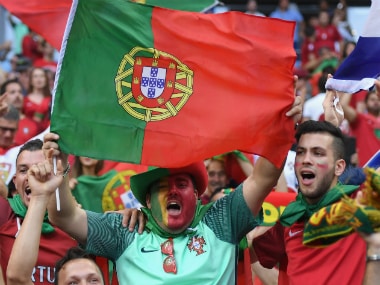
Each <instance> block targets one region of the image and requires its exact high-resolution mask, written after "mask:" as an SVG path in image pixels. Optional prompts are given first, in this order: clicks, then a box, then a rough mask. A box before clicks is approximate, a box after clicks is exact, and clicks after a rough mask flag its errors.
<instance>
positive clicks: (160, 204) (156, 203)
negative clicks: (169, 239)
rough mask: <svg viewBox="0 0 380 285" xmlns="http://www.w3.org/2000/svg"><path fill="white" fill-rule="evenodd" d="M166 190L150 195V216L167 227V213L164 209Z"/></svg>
mask: <svg viewBox="0 0 380 285" xmlns="http://www.w3.org/2000/svg"><path fill="white" fill-rule="evenodd" d="M167 191H168V190H167V189H160V190H159V191H157V192H155V193H153V194H152V199H151V203H152V214H153V215H154V217H155V219H157V221H158V222H161V223H163V224H164V225H165V226H167V225H168V212H167V209H166V197H167V195H166V193H167Z"/></svg>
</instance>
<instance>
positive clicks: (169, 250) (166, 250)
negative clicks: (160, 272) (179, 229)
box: [161, 238, 177, 274]
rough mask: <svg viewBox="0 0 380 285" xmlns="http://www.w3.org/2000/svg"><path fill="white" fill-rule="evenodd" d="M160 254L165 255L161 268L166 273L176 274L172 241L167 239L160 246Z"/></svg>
mask: <svg viewBox="0 0 380 285" xmlns="http://www.w3.org/2000/svg"><path fill="white" fill-rule="evenodd" d="M161 253H162V254H165V255H167V257H166V258H165V259H164V263H163V267H164V271H165V272H166V273H174V274H176V273H177V264H176V261H175V258H174V244H173V239H172V238H169V239H168V240H166V241H165V242H163V243H162V244H161Z"/></svg>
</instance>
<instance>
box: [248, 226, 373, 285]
mask: <svg viewBox="0 0 380 285" xmlns="http://www.w3.org/2000/svg"><path fill="white" fill-rule="evenodd" d="M303 229H304V224H303V223H295V224H294V225H292V226H291V227H283V226H282V225H281V224H280V223H277V224H276V225H275V226H273V227H272V228H271V229H270V230H268V231H267V232H266V233H264V234H263V235H261V236H259V237H257V238H256V239H254V241H253V247H254V249H255V252H256V255H257V257H258V259H259V261H260V263H261V264H262V265H263V266H264V267H267V268H272V267H274V266H275V265H277V264H278V262H280V277H279V285H283V284H302V285H326V284H362V282H363V278H364V273H365V265H366V264H365V263H366V244H365V242H364V240H363V239H362V238H361V237H360V236H359V235H358V234H357V233H353V234H351V235H349V236H347V237H345V238H342V239H340V240H339V241H338V242H336V243H334V244H332V245H330V246H327V247H324V248H313V247H307V246H304V245H303V244H302V239H303ZM285 272H286V273H287V278H288V280H286V279H287V278H286V275H285V274H284V273H285ZM288 282H289V283H288Z"/></svg>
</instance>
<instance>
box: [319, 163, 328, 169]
mask: <svg viewBox="0 0 380 285" xmlns="http://www.w3.org/2000/svg"><path fill="white" fill-rule="evenodd" d="M317 167H318V168H320V169H323V170H325V169H328V168H329V166H328V164H327V163H317Z"/></svg>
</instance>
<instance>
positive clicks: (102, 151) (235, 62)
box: [51, 0, 295, 167]
mask: <svg viewBox="0 0 380 285" xmlns="http://www.w3.org/2000/svg"><path fill="white" fill-rule="evenodd" d="M293 30H294V23H293V22H287V21H283V20H279V19H271V18H263V17H256V16H252V15H246V14H244V13H240V12H229V13H224V14H201V13H195V12H183V11H177V10H169V9H165V8H158V7H152V6H147V5H141V4H136V3H132V2H127V1H124V0H79V1H74V4H73V6H72V10H71V12H70V17H69V22H68V26H67V29H66V32H65V38H64V43H63V45H62V47H63V50H62V53H61V56H62V57H63V58H61V60H60V63H59V67H58V76H57V79H56V87H55V100H54V106H53V113H52V123H51V130H52V131H53V132H56V133H58V134H59V135H60V137H61V139H60V140H59V144H60V147H61V149H62V150H63V151H65V152H68V153H73V154H75V155H80V156H89V157H94V158H98V159H108V160H116V161H128V162H132V163H138V164H143V165H154V166H163V167H176V166H180V165H185V164H188V163H190V162H194V161H198V160H201V159H205V158H207V157H211V156H213V155H216V154H220V153H225V152H228V151H231V150H234V149H240V150H243V151H246V152H255V153H257V154H259V155H262V156H264V157H267V158H268V159H270V160H271V161H272V162H273V163H275V164H276V165H278V166H279V165H280V164H281V163H282V162H283V158H284V157H285V156H286V154H287V152H288V149H289V148H290V146H291V143H292V141H293V133H294V126H293V122H292V120H291V119H289V118H286V116H285V112H286V111H288V110H289V109H290V107H291V105H292V103H293V100H294V93H293V91H294V90H293V72H292V71H293V65H294V62H295V52H294V49H293Z"/></svg>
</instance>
